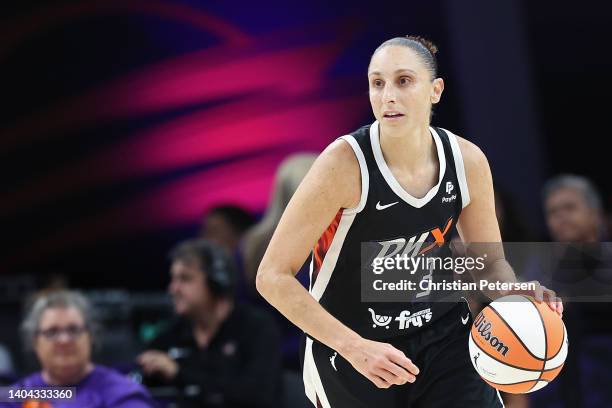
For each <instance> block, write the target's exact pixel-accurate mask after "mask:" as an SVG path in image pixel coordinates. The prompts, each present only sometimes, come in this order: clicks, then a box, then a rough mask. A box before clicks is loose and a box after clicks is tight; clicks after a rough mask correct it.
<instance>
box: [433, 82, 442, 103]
mask: <svg viewBox="0 0 612 408" xmlns="http://www.w3.org/2000/svg"><path fill="white" fill-rule="evenodd" d="M442 92H444V80H443V79H442V78H436V79H434V80H433V86H432V88H431V103H433V104H436V103H438V102H440V98H442Z"/></svg>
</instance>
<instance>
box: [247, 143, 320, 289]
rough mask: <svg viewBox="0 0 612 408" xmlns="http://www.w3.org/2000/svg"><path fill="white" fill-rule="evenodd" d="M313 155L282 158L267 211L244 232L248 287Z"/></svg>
mask: <svg viewBox="0 0 612 408" xmlns="http://www.w3.org/2000/svg"><path fill="white" fill-rule="evenodd" d="M316 158H317V155H316V154H314V153H297V154H293V155H291V156H289V157H288V158H286V159H285V160H284V161H283V162H282V163H281V165H280V166H279V168H278V170H277V171H276V177H275V181H274V189H273V190H272V194H271V197H270V203H269V204H268V208H267V210H266V212H265V214H264V216H263V218H262V219H261V221H259V222H258V223H257V224H255V225H254V226H253V227H252V228H251V229H249V231H247V233H246V235H245V238H244V241H243V254H244V272H245V276H246V278H247V282H248V283H249V284H251V285H252V284H254V282H255V275H256V274H257V268H259V264H260V263H261V259H262V258H263V256H264V253H265V252H266V248H267V247H268V244H269V243H270V239H271V238H272V234H273V233H274V230H275V229H276V226H277V225H278V222H279V221H280V219H281V216H282V215H283V212H284V211H285V208H286V207H287V204H289V200H291V197H292V196H293V193H295V190H297V188H298V186H299V185H300V183H301V182H302V180H303V179H304V176H306V173H308V170H310V167H312V163H314V161H315V159H316Z"/></svg>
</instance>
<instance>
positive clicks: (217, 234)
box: [200, 213, 241, 253]
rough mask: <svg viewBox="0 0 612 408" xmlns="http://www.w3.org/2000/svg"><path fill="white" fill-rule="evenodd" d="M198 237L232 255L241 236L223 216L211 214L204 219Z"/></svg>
mask: <svg viewBox="0 0 612 408" xmlns="http://www.w3.org/2000/svg"><path fill="white" fill-rule="evenodd" d="M200 237H201V238H204V239H206V240H209V241H211V242H213V243H215V244H217V245H219V246H221V247H223V248H225V249H227V250H228V251H229V252H230V253H234V252H235V251H236V249H237V248H238V244H239V243H240V238H241V235H240V233H239V232H238V231H236V229H235V228H234V227H233V226H232V224H231V223H230V222H229V221H228V219H227V217H226V216H225V215H222V214H218V213H212V214H209V215H208V216H207V217H206V218H205V219H204V222H203V225H202V229H201V232H200Z"/></svg>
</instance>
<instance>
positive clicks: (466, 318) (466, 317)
mask: <svg viewBox="0 0 612 408" xmlns="http://www.w3.org/2000/svg"><path fill="white" fill-rule="evenodd" d="M468 320H470V315H467V316H465V317H462V318H461V323H463V324H464V325H465V324H466V323H467V322H468Z"/></svg>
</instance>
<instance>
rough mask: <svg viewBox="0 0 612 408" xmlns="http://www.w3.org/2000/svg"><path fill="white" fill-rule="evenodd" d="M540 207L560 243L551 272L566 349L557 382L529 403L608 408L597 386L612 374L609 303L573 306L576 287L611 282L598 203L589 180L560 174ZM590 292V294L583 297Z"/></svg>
mask: <svg viewBox="0 0 612 408" xmlns="http://www.w3.org/2000/svg"><path fill="white" fill-rule="evenodd" d="M543 204H544V212H545V216H546V223H547V226H548V231H549V234H550V237H551V238H552V239H553V241H556V242H560V243H564V244H563V245H559V246H557V247H555V248H553V250H554V251H553V252H555V260H556V263H555V264H554V267H553V270H552V271H551V272H550V275H551V283H550V286H551V288H552V289H553V290H555V291H556V292H557V293H558V294H559V295H560V296H561V298H562V299H564V312H563V314H564V319H563V320H564V321H565V325H566V327H567V331H568V338H569V340H570V348H569V354H568V356H567V360H566V362H565V366H564V368H563V370H562V371H561V374H560V375H559V379H558V380H556V381H555V382H553V383H552V384H551V385H549V386H547V387H546V388H544V389H543V390H541V391H539V392H537V393H534V395H533V397H532V398H533V400H534V402H535V403H536V406H538V407H540V406H543V407H546V406H559V405H558V404H559V403H561V404H562V405H561V406H565V407H571V408H577V407H587V406H588V407H599V406H602V407H604V406H605V407H608V406H610V405H609V403H610V401H611V398H612V393H611V392H610V389H609V386H608V385H605V384H599V382H601V381H602V379H604V378H607V379H608V380H609V378H610V376H611V375H612V368H611V367H610V364H612V358H611V356H610V353H609V351H608V350H607V349H608V348H609V343H610V340H612V337H611V334H612V330H611V327H610V324H609V323H608V322H609V313H608V310H609V304H607V303H599V302H582V303H580V302H577V301H572V299H576V298H575V296H576V295H577V294H578V293H576V291H577V290H578V288H582V289H580V290H582V291H583V292H584V285H583V283H585V282H588V281H589V280H590V279H591V278H592V277H596V278H597V279H599V280H600V281H601V282H603V280H601V279H606V280H608V281H612V276H610V271H612V254H610V251H609V247H606V246H602V245H600V242H601V239H602V238H603V237H604V236H605V227H604V223H603V213H602V204H601V198H600V195H599V193H598V191H597V189H596V188H595V186H594V185H593V184H592V183H591V182H590V181H589V180H588V179H586V178H584V177H580V176H576V175H560V176H557V177H555V178H553V179H551V180H549V181H548V182H547V183H546V185H545V187H544V189H543ZM557 252H558V253H557ZM544 273H548V272H546V271H544ZM606 275H607V276H606ZM536 278H538V277H536ZM597 279H596V282H597ZM542 280H543V279H542ZM601 287H602V285H597V287H593V290H596V289H598V288H601ZM589 293H594V292H591V291H589V292H588V293H582V295H588V294H589ZM602 341H603V342H604V344H608V347H607V348H606V349H605V351H604V352H603V353H602V352H600V351H597V350H598V349H599V347H598V346H597V344H599V343H601V342H602Z"/></svg>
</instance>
